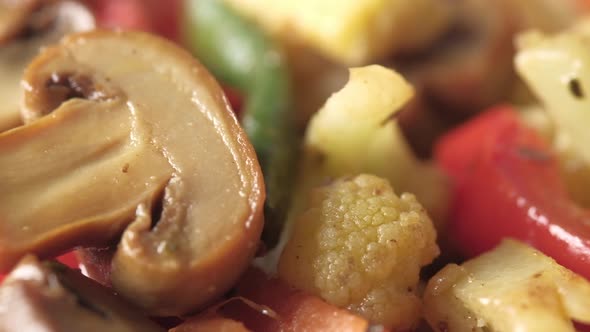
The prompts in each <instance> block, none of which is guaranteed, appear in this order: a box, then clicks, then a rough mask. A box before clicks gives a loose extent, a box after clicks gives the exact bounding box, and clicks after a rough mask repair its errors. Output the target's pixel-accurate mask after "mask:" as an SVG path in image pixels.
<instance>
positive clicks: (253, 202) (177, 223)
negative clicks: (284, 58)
mask: <svg viewBox="0 0 590 332" xmlns="http://www.w3.org/2000/svg"><path fill="white" fill-rule="evenodd" d="M24 82H25V83H24V85H25V86H26V87H28V88H27V89H26V91H25V100H24V108H25V110H26V112H27V113H28V114H29V115H30V117H31V118H36V117H39V119H38V120H35V121H32V122H31V123H30V124H28V125H25V126H22V127H19V128H15V129H13V130H10V131H8V132H4V133H3V134H0V183H2V186H0V219H1V220H2V222H1V223H0V268H2V269H4V270H6V269H7V268H10V267H11V266H12V265H14V263H15V262H16V261H17V260H18V259H19V258H20V257H22V256H23V255H24V254H25V253H27V252H33V253H36V254H39V255H41V256H50V255H53V254H56V253H59V252H62V251H64V250H66V249H68V248H72V247H75V246H93V245H97V246H105V245H108V244H110V243H112V241H117V240H119V239H120V242H119V244H118V249H117V251H116V253H115V255H114V257H113V261H112V275H111V277H112V284H113V287H114V288H115V289H116V290H117V292H119V293H121V294H122V295H123V296H124V297H126V298H127V299H129V300H130V301H132V302H134V303H136V304H139V305H141V306H143V307H144V308H145V309H147V310H148V311H150V312H151V313H152V314H156V315H179V314H184V313H187V312H190V311H193V310H195V309H197V308H198V307H200V306H202V305H204V304H205V303H207V302H208V301H210V300H212V299H213V298H215V297H217V296H218V295H220V294H222V293H223V292H225V291H227V290H228V289H229V288H230V287H231V285H232V284H233V283H234V282H235V280H236V279H237V278H238V276H239V275H240V274H241V273H242V271H243V270H244V269H245V267H246V266H247V265H248V263H249V261H250V259H251V258H252V257H253V255H254V253H255V250H256V249H257V244H258V241H259V237H260V232H261V230H262V224H263V220H262V204H263V201H264V183H263V181H262V174H261V171H260V167H259V165H258V161H257V159H256V155H255V152H254V150H253V148H252V146H251V145H250V143H249V141H248V139H247V138H246V135H245V134H244V132H243V131H242V129H241V127H240V126H239V124H238V122H237V120H236V118H235V116H234V115H233V112H232V110H231V109H230V106H229V104H228V103H227V100H226V99H225V97H224V95H223V92H222V90H221V89H220V87H219V86H218V84H217V83H216V82H215V80H214V79H213V78H212V77H211V76H210V75H209V73H208V72H207V71H206V70H205V69H204V68H203V67H202V66H201V65H200V64H199V63H198V62H197V61H196V60H194V59H193V58H192V57H191V56H190V55H189V54H188V53H186V52H185V51H184V50H182V49H180V48H179V47H177V46H176V45H174V44H172V43H170V42H167V41H165V40H162V39H161V38H157V37H154V36H150V35H147V34H142V33H131V32H126V33H124V32H106V31H95V32H89V33H85V34H79V35H73V36H70V37H67V38H65V39H64V40H63V41H62V42H61V43H60V44H59V45H58V46H56V47H52V48H48V49H46V50H45V51H43V52H42V54H41V55H40V56H39V57H37V58H36V59H35V60H34V62H33V63H32V64H31V65H30V66H29V67H28V69H27V71H26V73H25V77H24ZM46 114H48V115H46ZM43 115H46V116H43Z"/></svg>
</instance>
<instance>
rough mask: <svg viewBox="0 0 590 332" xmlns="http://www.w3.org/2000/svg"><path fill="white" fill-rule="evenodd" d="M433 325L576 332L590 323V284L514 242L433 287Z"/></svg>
mask: <svg viewBox="0 0 590 332" xmlns="http://www.w3.org/2000/svg"><path fill="white" fill-rule="evenodd" d="M424 312H425V316H426V319H427V320H428V323H429V324H430V326H431V327H432V328H433V329H434V330H435V331H440V332H447V331H453V332H462V331H469V332H472V331H473V332H486V331H523V332H525V331H538V332H544V331H547V332H569V331H572V332H573V331H575V328H574V326H573V323H572V321H571V320H572V319H574V320H576V321H579V322H583V323H590V283H589V282H588V281H587V280H586V279H584V278H582V277H581V276H579V275H577V274H575V273H573V272H571V271H570V270H568V269H566V268H564V267H563V266H561V265H558V264H557V263H556V262H555V261H554V260H553V259H551V258H549V257H547V256H545V255H544V254H542V253H541V252H539V251H537V250H535V249H533V248H531V247H528V246H526V245H524V244H522V243H520V242H517V241H514V240H505V241H504V242H502V244H500V245H499V246H498V247H497V248H496V249H494V250H492V251H490V252H488V253H485V254H483V255H481V256H479V257H477V258H475V259H472V260H470V261H467V262H466V263H464V264H463V265H461V266H458V265H455V264H450V265H447V266H446V267H445V268H444V269H442V270H441V271H439V272H438V273H437V274H436V275H435V276H434V277H432V279H431V280H430V281H429V282H428V286H427V287H426V291H425V294H424Z"/></svg>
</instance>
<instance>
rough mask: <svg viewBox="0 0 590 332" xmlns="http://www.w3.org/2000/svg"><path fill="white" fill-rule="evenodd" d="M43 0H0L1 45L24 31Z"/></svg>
mask: <svg viewBox="0 0 590 332" xmlns="http://www.w3.org/2000/svg"><path fill="white" fill-rule="evenodd" d="M40 4H41V0H20V1H15V0H0V45H3V44H4V43H6V42H7V41H10V39H12V38H13V37H15V36H18V35H19V34H20V33H22V32H23V31H24V30H25V29H26V27H27V22H28V20H29V16H30V15H31V14H32V13H33V12H34V11H35V9H37V7H39V6H40Z"/></svg>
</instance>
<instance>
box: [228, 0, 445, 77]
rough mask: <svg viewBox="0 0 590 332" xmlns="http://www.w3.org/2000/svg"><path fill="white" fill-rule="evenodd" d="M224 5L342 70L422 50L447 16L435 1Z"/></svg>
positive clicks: (262, 0) (239, 0) (234, 0)
mask: <svg viewBox="0 0 590 332" xmlns="http://www.w3.org/2000/svg"><path fill="white" fill-rule="evenodd" d="M226 1H227V2H229V3H230V4H232V5H233V6H234V7H235V8H236V9H238V10H239V11H240V12H242V13H243V14H245V15H246V16H249V17H251V18H253V19H255V20H256V21H258V22H259V23H260V24H261V25H262V26H263V27H264V28H265V29H266V30H267V31H269V32H270V33H271V34H273V35H276V36H278V37H279V38H280V39H283V40H287V41H292V40H295V41H301V42H303V43H306V44H309V45H311V46H313V47H315V48H316V49H318V50H320V51H321V52H323V53H324V54H325V55H327V56H329V57H330V58H332V59H333V60H336V61H339V62H341V63H344V64H348V65H358V64H366V63H370V62H373V61H374V60H376V59H377V58H381V57H384V56H387V55H389V54H391V53H394V52H396V51H408V50H414V49H419V48H423V47H425V46H426V45H428V44H429V43H431V42H432V41H433V40H435V39H436V38H438V37H439V36H441V35H442V34H443V33H445V32H446V30H447V27H448V25H449V24H450V22H451V19H452V16H453V15H452V13H453V10H452V9H453V7H452V4H451V2H447V1H440V0H412V1H407V0H362V1H361V0H226ZM426 14H427V17H426V16H425V15H426Z"/></svg>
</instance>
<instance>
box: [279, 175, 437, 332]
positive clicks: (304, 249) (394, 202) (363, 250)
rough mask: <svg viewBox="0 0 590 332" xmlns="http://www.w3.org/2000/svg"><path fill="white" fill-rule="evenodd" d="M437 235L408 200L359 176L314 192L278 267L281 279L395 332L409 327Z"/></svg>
mask: <svg viewBox="0 0 590 332" xmlns="http://www.w3.org/2000/svg"><path fill="white" fill-rule="evenodd" d="M438 252H439V250H438V247H437V245H436V232H435V230H434V227H433V226H432V222H431V221H430V218H429V217H428V215H427V213H426V211H424V208H422V206H421V205H420V203H418V201H416V198H415V197H414V195H412V194H402V195H401V196H400V197H398V196H397V195H396V194H395V193H394V192H393V189H392V188H391V186H390V185H389V183H388V182H387V180H384V179H381V178H378V177H375V176H372V175H359V176H357V177H354V178H352V179H347V178H344V179H340V180H337V181H335V182H333V183H331V184H329V185H326V186H324V187H320V188H318V189H316V190H314V191H313V193H312V195H311V207H310V208H309V209H308V210H306V211H305V212H304V213H303V214H301V216H300V217H299V218H298V219H297V220H296V222H295V225H294V228H293V233H292V237H291V239H290V240H289V242H288V243H287V246H286V247H285V250H284V251H283V254H282V256H281V259H280V261H279V276H280V277H281V278H283V279H284V280H286V281H288V282H289V283H290V284H292V285H294V286H296V287H298V288H300V289H304V290H307V291H309V292H311V293H313V294H316V295H318V296H321V297H322V298H323V299H325V300H326V301H328V302H329V303H332V304H334V305H337V306H339V307H346V308H349V309H351V310H353V311H355V312H357V313H359V314H361V315H362V316H364V317H365V318H367V319H369V320H372V321H374V322H377V323H380V324H384V325H385V326H387V327H392V328H394V329H396V330H398V329H399V330H404V329H408V328H411V327H412V326H414V325H415V324H416V322H417V320H418V318H419V315H420V307H421V301H420V299H419V298H418V297H417V295H416V288H417V286H418V282H419V274H420V268H421V267H422V266H424V265H426V264H428V263H430V262H431V261H432V260H433V259H434V258H435V257H436V256H437V255H438Z"/></svg>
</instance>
